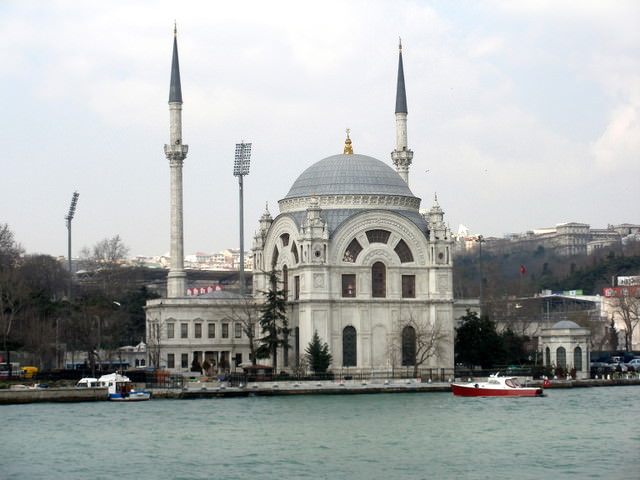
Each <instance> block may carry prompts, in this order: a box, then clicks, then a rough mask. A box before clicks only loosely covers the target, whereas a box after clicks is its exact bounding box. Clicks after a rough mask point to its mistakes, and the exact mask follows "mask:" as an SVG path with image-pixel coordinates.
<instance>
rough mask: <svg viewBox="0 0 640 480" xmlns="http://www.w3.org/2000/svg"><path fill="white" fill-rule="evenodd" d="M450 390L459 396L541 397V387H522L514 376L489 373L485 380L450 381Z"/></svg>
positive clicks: (542, 392) (542, 393)
mask: <svg viewBox="0 0 640 480" xmlns="http://www.w3.org/2000/svg"><path fill="white" fill-rule="evenodd" d="M451 391H452V392H453V394H454V395H457V396H460V397H541V396H543V395H544V390H543V389H542V388H541V387H523V386H522V385H520V382H519V381H518V379H517V378H516V377H501V376H500V374H499V373H496V374H494V375H490V376H489V379H488V380H487V381H486V382H468V383H452V384H451Z"/></svg>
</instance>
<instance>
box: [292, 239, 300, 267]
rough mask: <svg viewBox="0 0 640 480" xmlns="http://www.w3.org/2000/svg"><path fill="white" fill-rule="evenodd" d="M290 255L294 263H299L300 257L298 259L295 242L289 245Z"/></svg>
mask: <svg viewBox="0 0 640 480" xmlns="http://www.w3.org/2000/svg"><path fill="white" fill-rule="evenodd" d="M291 253H292V254H293V258H294V259H295V261H296V263H300V257H298V247H296V242H295V241H294V242H292V243H291Z"/></svg>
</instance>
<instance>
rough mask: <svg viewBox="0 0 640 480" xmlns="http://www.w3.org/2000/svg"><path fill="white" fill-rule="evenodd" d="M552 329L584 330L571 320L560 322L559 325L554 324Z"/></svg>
mask: <svg viewBox="0 0 640 480" xmlns="http://www.w3.org/2000/svg"><path fill="white" fill-rule="evenodd" d="M551 328H582V327H581V326H580V325H578V324H577V323H576V322H572V321H571V320H560V321H559V322H558V323H556V324H554V325H553V327H551Z"/></svg>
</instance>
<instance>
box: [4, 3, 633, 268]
mask: <svg viewBox="0 0 640 480" xmlns="http://www.w3.org/2000/svg"><path fill="white" fill-rule="evenodd" d="M174 22H175V23H176V24H177V29H178V49H179V57H180V71H181V80H182V96H183V102H184V103H183V141H184V143H186V144H187V145H189V153H188V156H187V158H186V160H185V162H184V170H183V182H184V215H185V218H184V241H185V254H190V253H195V252H205V253H213V252H218V251H220V250H224V249H227V248H238V247H239V244H240V242H239V220H238V218H239V213H238V212H239V199H238V196H239V194H238V182H237V178H236V177H234V176H233V160H234V152H235V144H236V143H239V142H241V141H245V142H251V143H252V146H253V148H252V156H251V171H250V174H249V175H248V176H246V177H245V178H244V217H245V222H244V231H245V248H246V249H250V248H251V245H252V241H253V235H254V233H255V231H256V229H257V228H258V220H259V218H260V216H261V214H262V213H263V212H264V210H265V207H266V206H267V205H268V208H269V211H270V212H271V214H272V216H274V217H275V216H276V215H277V214H278V204H277V202H278V200H280V199H282V198H283V197H284V196H285V195H286V194H287V192H288V190H289V188H290V186H291V185H292V183H293V182H294V181H295V179H296V178H297V177H298V176H299V175H300V174H301V173H302V172H303V171H304V170H305V169H306V168H307V167H309V166H311V165H313V164H314V163H315V162H317V161H319V160H321V159H323V158H325V157H328V156H331V155H335V154H337V153H342V149H343V147H344V139H345V129H346V128H349V129H350V131H351V139H352V141H353V148H354V152H355V153H360V154H365V155H369V156H372V157H375V158H377V159H379V160H382V161H384V162H386V163H388V164H389V165H391V158H390V153H391V151H392V150H393V149H394V148H395V116H394V109H395V93H396V92H395V89H396V78H397V65H398V40H399V38H400V37H401V38H402V44H403V60H404V73H405V82H406V90H407V100H408V110H409V115H408V140H409V147H410V148H411V149H412V150H413V152H414V158H413V164H412V166H411V169H410V172H409V185H410V188H411V190H412V191H413V193H414V194H415V195H416V196H418V197H420V198H421V199H422V208H430V207H431V206H432V205H433V202H434V198H435V196H436V195H437V200H438V203H439V204H440V206H441V207H442V209H443V210H444V212H445V221H446V222H447V223H448V224H449V226H450V228H451V230H452V231H453V232H454V233H456V232H457V231H458V229H459V226H460V225H464V226H466V227H467V228H468V229H469V231H470V232H471V233H475V234H482V235H484V236H486V237H489V236H497V237H501V236H503V235H504V234H507V233H517V232H525V231H527V230H532V229H536V228H543V227H553V226H554V225H556V224H559V223H564V222H582V223H587V224H589V225H591V227H592V228H606V227H607V225H609V224H620V223H635V224H637V223H640V193H639V188H638V186H639V179H640V121H639V118H640V29H638V28H637V25H638V24H639V23H640V2H638V1H636V0H631V1H624V0H616V1H611V2H602V1H589V0H580V1H579V0H575V1H562V0H553V1H551V0H549V1H547V0H530V1H529V0H520V1H518V2H513V1H507V0H505V1H500V0H494V1H491V0H486V1H464V0H461V1H456V2H446V1H420V0H399V1H393V2H389V1H384V0H352V1H335V0H327V1H322V2H311V1H309V2H305V1H278V0H272V1H270V2H265V1H243V0H236V1H233V2H228V1H227V2H222V1H211V0H205V1H198V0H192V1H182V2H176V1H162V0H161V1H142V0H140V1H136V2H131V1H129V0H112V1H109V2H104V1H94V0H84V1H82V2H78V1H72V0H49V1H47V2H37V1H32V0H4V1H2V2H0V63H1V64H2V69H1V70H0V87H1V89H2V93H3V99H2V104H3V105H2V110H3V112H2V115H0V131H1V132H2V136H1V139H2V143H3V152H2V153H3V154H2V156H1V160H0V179H1V183H0V184H1V187H0V224H2V223H6V224H8V226H9V228H10V229H11V230H12V232H13V233H14V237H15V239H16V241H17V242H19V243H20V244H21V245H22V247H23V248H24V249H25V251H26V252H27V253H44V254H50V255H54V256H66V254H67V248H68V243H67V242H68V232H67V228H66V222H65V216H66V215H67V212H68V210H69V205H70V203H71V198H72V195H73V192H74V191H78V192H79V194H80V196H79V199H78V205H77V209H76V212H75V216H74V219H73V222H72V254H73V256H77V255H78V254H79V252H80V251H81V249H82V248H84V247H89V248H90V247H92V246H94V245H95V244H96V243H98V242H100V241H101V240H104V239H106V238H112V237H114V236H115V235H119V236H120V237H121V239H122V241H123V242H124V244H125V245H126V246H127V247H129V253H130V256H136V255H144V256H154V255H162V254H165V253H167V252H168V251H169V238H170V237H169V225H170V224H169V163H168V160H167V159H166V157H165V156H164V151H163V146H164V144H165V143H168V141H169V110H168V95H169V79H170V66H171V51H172V44H173V29H174Z"/></svg>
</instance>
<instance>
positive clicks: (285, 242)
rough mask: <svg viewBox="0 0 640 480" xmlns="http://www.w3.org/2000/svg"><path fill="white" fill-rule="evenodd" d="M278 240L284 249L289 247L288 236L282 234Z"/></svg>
mask: <svg viewBox="0 0 640 480" xmlns="http://www.w3.org/2000/svg"><path fill="white" fill-rule="evenodd" d="M280 240H282V246H283V247H286V246H287V245H289V234H288V233H283V234H282V235H280Z"/></svg>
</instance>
